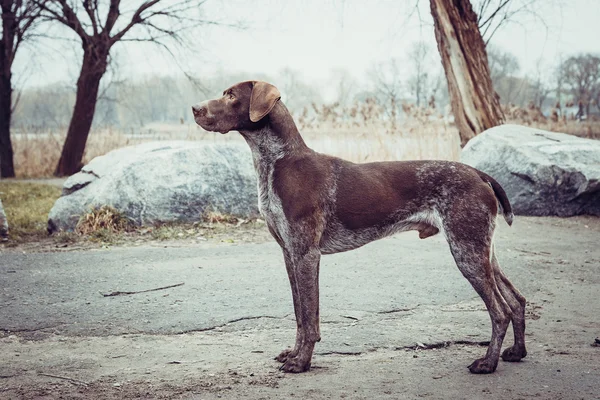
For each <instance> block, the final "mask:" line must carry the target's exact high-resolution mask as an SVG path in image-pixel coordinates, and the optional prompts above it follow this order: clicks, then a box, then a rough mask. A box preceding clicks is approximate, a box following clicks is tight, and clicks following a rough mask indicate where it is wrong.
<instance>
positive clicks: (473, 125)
mask: <svg viewBox="0 0 600 400" xmlns="http://www.w3.org/2000/svg"><path fill="white" fill-rule="evenodd" d="M507 1H509V0H507ZM430 6H431V14H432V15H433V19H434V28H435V37H436V40H437V43H438V50H439V52H440V54H441V56H442V64H443V66H444V71H445V73H446V80H447V82H448V92H449V94H450V100H451V106H452V112H453V114H454V120H455V123H456V125H457V127H458V130H459V134H460V138H461V143H462V145H463V146H464V145H465V144H466V143H467V141H469V139H471V138H473V137H474V136H475V135H477V134H478V133H480V132H482V131H484V130H486V129H489V128H491V127H494V126H496V125H499V124H501V123H502V122H503V121H504V115H503V113H502V109H501V108H500V101H499V96H498V95H497V94H496V92H495V91H494V87H493V85H492V80H491V78H490V69H489V66H488V60H487V54H486V50H485V43H484V41H483V38H482V36H481V34H480V32H479V27H478V18H477V15H476V14H475V12H474V11H473V7H472V6H471V3H470V1H469V0H430Z"/></svg>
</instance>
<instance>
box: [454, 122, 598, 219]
mask: <svg viewBox="0 0 600 400" xmlns="http://www.w3.org/2000/svg"><path fill="white" fill-rule="evenodd" d="M461 161H462V162H464V163H466V164H469V165H471V166H473V167H475V168H477V169H479V170H481V171H484V172H486V173H487V174H489V175H491V176H492V177H494V178H495V179H496V180H497V181H498V182H499V183H500V184H501V185H502V187H503V188H504V190H505V191H506V193H507V195H508V197H509V199H510V202H511V204H512V206H513V209H514V212H515V213H516V214H521V215H558V216H561V217H568V216H573V215H580V214H591V215H599V216H600V181H599V180H600V141H596V140H591V139H583V138H579V137H576V136H572V135H567V134H564V133H555V132H548V131H543V130H540V129H532V128H528V127H524V126H519V125H502V126H498V127H495V128H492V129H488V130H487V131H485V132H483V133H481V134H480V135H478V136H476V137H475V138H473V139H471V140H470V141H469V143H468V144H467V145H466V146H465V148H464V149H463V151H462V155H461Z"/></svg>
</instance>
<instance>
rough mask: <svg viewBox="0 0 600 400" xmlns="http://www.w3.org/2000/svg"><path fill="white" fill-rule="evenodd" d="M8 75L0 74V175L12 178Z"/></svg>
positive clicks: (13, 173)
mask: <svg viewBox="0 0 600 400" xmlns="http://www.w3.org/2000/svg"><path fill="white" fill-rule="evenodd" d="M11 94H12V89H11V86H10V76H9V77H8V78H7V77H5V76H0V176H1V177H2V178H14V176H15V167H14V164H13V147H12V143H11V141H10V114H11V101H10V100H11V97H12V96H11Z"/></svg>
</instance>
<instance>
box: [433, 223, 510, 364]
mask: <svg viewBox="0 0 600 400" xmlns="http://www.w3.org/2000/svg"><path fill="white" fill-rule="evenodd" d="M469 214H470V215H468V218H467V219H468V221H469V224H468V225H467V224H464V221H463V224H460V225H458V224H457V223H456V222H457V221H451V220H450V221H445V226H444V228H445V231H446V237H447V239H448V243H449V244H450V250H451V252H452V256H453V257H454V260H455V261H456V265H457V266H458V268H459V270H460V272H462V274H463V275H464V277H465V278H467V280H468V281H469V282H470V283H471V285H472V286H473V288H474V289H475V291H476V292H477V293H478V294H479V296H481V298H482V299H483V302H484V303H485V305H486V307H487V309H488V312H489V314H490V319H491V322H492V338H491V340H490V345H489V347H488V350H487V353H486V355H485V357H483V358H480V359H478V360H475V361H474V362H473V363H472V364H471V365H469V370H470V371H471V372H473V373H476V374H489V373H492V372H494V371H495V370H496V367H497V366H498V360H499V358H500V350H501V348H502V342H503V340H504V336H505V335H506V330H507V328H508V324H509V323H510V320H511V314H512V311H511V309H510V307H509V305H508V304H507V303H506V301H505V300H504V298H503V296H502V294H501V292H500V289H499V288H498V285H497V283H496V279H495V274H494V269H493V266H492V261H491V241H492V236H493V228H494V221H493V219H492V218H491V216H490V215H489V214H484V213H480V214H479V215H478V214H477V212H475V211H473V212H470V213H469ZM462 217H463V218H464V217H465V216H464V215H463V216H462Z"/></svg>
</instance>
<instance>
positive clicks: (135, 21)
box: [111, 0, 160, 44]
mask: <svg viewBox="0 0 600 400" xmlns="http://www.w3.org/2000/svg"><path fill="white" fill-rule="evenodd" d="M159 1H160V0H152V1H146V2H145V3H143V4H142V5H141V6H139V8H138V9H137V10H136V11H135V13H133V17H131V21H130V22H129V24H127V26H126V27H125V28H123V29H122V30H121V31H120V32H119V33H117V34H116V35H114V36H113V37H112V38H111V44H114V43H116V42H118V41H119V40H121V38H122V37H123V36H125V34H126V33H127V32H129V30H130V29H131V28H133V26H134V25H136V24H139V23H140V22H143V21H144V19H143V18H142V13H143V12H144V11H146V10H147V9H149V8H150V7H152V6H153V5H155V4H157V3H158V2H159ZM114 2H117V3H118V0H114ZM117 7H118V6H117ZM111 8H112V3H111Z"/></svg>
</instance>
